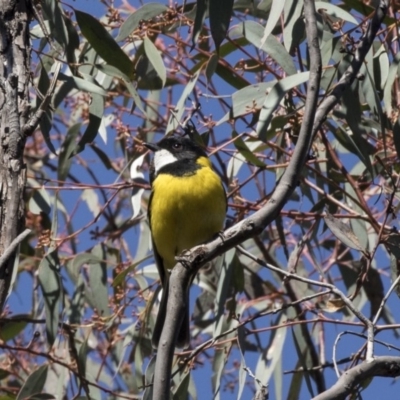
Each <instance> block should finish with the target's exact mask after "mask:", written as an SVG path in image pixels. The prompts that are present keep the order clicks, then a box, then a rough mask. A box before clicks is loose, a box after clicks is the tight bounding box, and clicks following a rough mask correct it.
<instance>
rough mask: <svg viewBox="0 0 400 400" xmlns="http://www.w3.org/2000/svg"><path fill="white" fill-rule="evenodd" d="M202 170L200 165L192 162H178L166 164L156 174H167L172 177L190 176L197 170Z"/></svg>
mask: <svg viewBox="0 0 400 400" xmlns="http://www.w3.org/2000/svg"><path fill="white" fill-rule="evenodd" d="M201 168H203V166H202V165H200V164H197V163H195V162H193V161H192V160H178V161H176V162H174V163H171V164H167V165H165V166H164V167H162V168H161V169H160V171H159V172H158V174H168V175H173V176H190V175H194V174H195V173H196V171H197V170H199V169H201Z"/></svg>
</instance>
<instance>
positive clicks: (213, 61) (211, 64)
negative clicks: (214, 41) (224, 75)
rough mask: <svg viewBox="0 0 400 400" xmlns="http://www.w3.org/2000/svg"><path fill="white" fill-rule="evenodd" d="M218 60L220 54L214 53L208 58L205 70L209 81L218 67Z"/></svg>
mask: <svg viewBox="0 0 400 400" xmlns="http://www.w3.org/2000/svg"><path fill="white" fill-rule="evenodd" d="M218 61H219V56H218V54H213V55H212V56H211V57H210V59H209V60H208V62H207V65H206V71H205V72H206V78H207V82H210V81H211V77H212V76H213V75H214V72H215V70H216V69H217V65H218Z"/></svg>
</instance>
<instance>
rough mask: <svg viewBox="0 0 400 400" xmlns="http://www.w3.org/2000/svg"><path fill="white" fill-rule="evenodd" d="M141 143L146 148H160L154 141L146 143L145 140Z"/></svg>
mask: <svg viewBox="0 0 400 400" xmlns="http://www.w3.org/2000/svg"><path fill="white" fill-rule="evenodd" d="M143 144H144V145H145V146H146V147H147V148H148V149H150V150H151V151H157V150H160V147H159V146H157V145H156V144H154V143H146V142H144V143H143Z"/></svg>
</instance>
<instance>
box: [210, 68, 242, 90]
mask: <svg viewBox="0 0 400 400" xmlns="http://www.w3.org/2000/svg"><path fill="white" fill-rule="evenodd" d="M215 72H216V74H217V75H218V76H219V77H220V78H222V79H223V80H224V81H225V82H226V83H229V85H231V86H232V87H234V88H235V89H243V88H245V87H246V86H248V85H249V82H247V81H246V79H244V78H243V77H241V76H240V75H239V74H237V73H235V72H234V71H232V69H231V68H228V67H227V66H226V65H222V64H220V63H218V65H217V69H216V70H215Z"/></svg>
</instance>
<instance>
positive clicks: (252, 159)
mask: <svg viewBox="0 0 400 400" xmlns="http://www.w3.org/2000/svg"><path fill="white" fill-rule="evenodd" d="M232 137H233V138H235V140H234V142H233V144H234V145H235V147H236V149H237V150H238V151H239V153H240V154H241V155H242V156H243V157H244V158H245V159H246V160H247V161H248V162H249V163H250V164H253V165H255V166H256V167H260V168H264V167H265V166H266V165H265V164H264V163H263V162H262V161H261V160H260V159H258V158H257V157H256V156H255V155H254V153H253V152H252V151H251V150H250V149H249V148H248V146H247V144H246V143H245V142H244V141H243V139H242V138H241V137H240V136H238V134H237V133H236V132H235V131H234V132H232Z"/></svg>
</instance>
